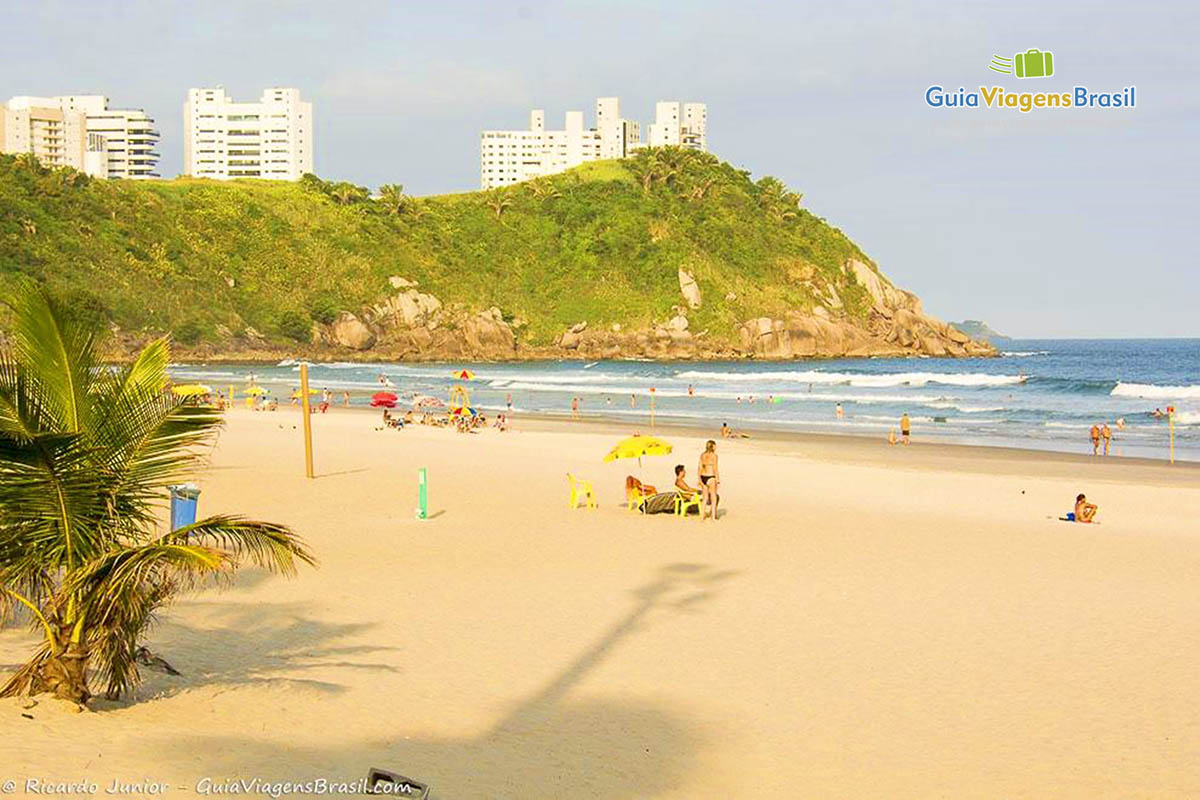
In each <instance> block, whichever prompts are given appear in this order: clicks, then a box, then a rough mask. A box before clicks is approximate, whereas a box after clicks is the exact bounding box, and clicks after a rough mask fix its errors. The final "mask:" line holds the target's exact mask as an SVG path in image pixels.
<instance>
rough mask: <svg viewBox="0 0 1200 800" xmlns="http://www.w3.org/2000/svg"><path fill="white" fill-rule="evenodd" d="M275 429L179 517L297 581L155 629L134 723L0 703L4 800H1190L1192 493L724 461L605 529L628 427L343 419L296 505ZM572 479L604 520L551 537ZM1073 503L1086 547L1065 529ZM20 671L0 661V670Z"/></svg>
mask: <svg viewBox="0 0 1200 800" xmlns="http://www.w3.org/2000/svg"><path fill="white" fill-rule="evenodd" d="M299 423H300V417H299V414H298V413H296V412H295V411H292V410H290V409H281V410H280V411H279V412H276V413H251V412H247V411H245V410H240V409H239V410H236V411H233V412H231V413H230V415H229V422H228V426H227V428H226V429H225V431H224V432H223V433H222V435H221V439H220V442H219V445H218V447H217V449H216V450H215V451H214V454H213V458H212V463H211V466H210V467H209V468H208V469H207V470H206V471H205V472H204V473H203V474H202V475H200V476H199V481H198V482H199V484H200V485H201V487H202V489H203V494H202V496H201V500H200V513H201V515H204V514H210V513H217V512H235V513H240V514H245V515H247V516H253V517H258V518H263V519H268V520H273V521H278V522H283V523H287V524H289V525H291V526H293V527H294V528H295V530H296V531H297V532H298V533H299V534H300V535H301V536H302V537H303V538H304V539H305V540H306V541H307V543H308V544H309V545H310V546H311V548H312V550H313V551H314V552H315V553H316V555H317V556H318V558H319V559H320V562H321V563H320V566H319V568H316V569H304V570H302V572H301V574H300V575H299V576H298V577H297V578H295V579H291V580H288V579H284V578H279V577H273V576H269V575H266V574H263V573H258V572H253V571H246V572H243V573H241V574H240V576H239V577H238V579H237V581H236V582H235V584H234V585H233V586H231V587H228V588H225V589H221V590H211V591H205V592H202V593H199V594H194V595H190V596H188V597H186V598H185V599H183V601H181V602H179V603H178V604H176V605H175V606H174V607H173V608H172V609H171V610H170V611H169V613H168V614H166V615H165V616H164V617H163V618H162V620H161V622H160V624H159V625H158V626H157V627H156V628H155V629H154V630H153V631H152V634H151V637H150V639H149V640H148V644H149V645H150V647H151V649H153V650H154V651H155V652H156V653H159V654H160V655H162V656H163V657H165V658H166V659H167V660H169V661H170V662H171V663H172V664H173V665H174V666H175V667H176V668H177V669H178V670H180V671H181V672H182V673H183V675H182V677H179V678H172V677H168V676H165V675H163V674H161V673H158V672H151V671H146V672H144V674H145V676H146V680H145V682H144V683H143V684H142V686H141V688H140V689H139V692H138V698H137V700H136V701H135V702H122V703H119V704H115V703H107V702H105V701H96V702H95V703H94V709H93V710H92V711H90V712H88V713H80V714H71V713H68V712H67V711H66V710H65V709H64V708H63V707H61V704H58V703H55V702H51V701H43V702H41V703H39V704H38V705H37V706H35V707H33V708H30V709H26V708H23V707H22V705H23V703H22V701H19V700H5V701H3V702H0V752H3V758H2V759H0V761H2V763H3V768H2V769H0V773H2V774H0V779H12V780H15V781H17V782H18V790H17V793H18V794H20V792H21V790H22V788H23V786H24V781H25V780H26V779H27V778H38V779H41V780H43V781H81V780H86V781H94V782H96V783H97V784H98V788H99V792H100V793H103V792H104V791H105V790H106V788H107V787H108V786H109V785H110V784H111V781H112V780H113V779H114V778H115V779H120V780H121V781H124V782H127V783H136V782H139V781H141V782H145V781H151V782H162V783H165V784H166V785H167V786H168V787H169V789H167V790H166V792H165V793H166V794H168V795H173V796H194V795H196V794H203V793H204V792H205V791H209V792H215V788H213V787H218V786H220V785H222V784H224V783H225V782H227V781H230V780H233V779H238V778H244V779H253V778H256V777H257V778H261V779H262V780H263V781H287V780H290V781H302V780H308V779H312V778H325V779H328V780H331V781H349V780H354V779H357V778H361V777H363V776H365V774H366V772H367V769H368V768H369V767H380V768H384V769H389V770H392V771H395V772H400V773H403V774H405V775H408V776H411V777H413V778H416V779H419V780H422V781H425V782H428V783H429V784H430V785H431V786H432V789H433V796H434V797H437V798H614V799H615V798H642V797H664V798H698V797H719V796H729V797H732V796H754V797H779V798H801V797H846V798H867V797H879V798H897V797H913V798H926V797H979V798H994V797H1080V798H1083V797H1087V798H1096V797H1121V798H1129V797H1155V798H1163V797H1195V796H1198V795H1200V760H1198V758H1197V755H1198V754H1200V669H1197V662H1198V661H1200V626H1198V625H1197V620H1200V592H1197V585H1198V579H1200V523H1198V520H1200V467H1197V466H1196V465H1185V464H1180V465H1176V466H1174V467H1169V466H1167V465H1166V464H1164V463H1163V462H1157V463H1155V462H1142V461H1138V460H1133V459H1110V460H1101V459H1093V458H1089V457H1082V456H1080V457H1073V456H1064V455H1055V454H1049V453H1037V452H1030V451H1018V450H998V449H987V448H971V447H956V446H931V445H922V444H921V443H920V442H918V443H917V444H914V445H913V446H911V447H909V448H904V447H900V446H897V447H888V446H887V445H886V444H885V443H884V442H882V441H876V440H866V439H852V438H846V437H842V438H838V437H816V436H789V437H783V436H780V437H766V438H762V439H759V438H755V439H748V440H733V441H720V442H719V443H718V452H719V454H720V458H721V472H722V477H723V481H722V485H721V494H722V509H723V512H724V515H723V517H722V519H721V520H720V521H718V522H716V523H712V522H703V523H702V522H700V521H698V520H697V519H695V518H691V519H680V518H676V517H674V516H669V515H668V516H658V517H643V516H641V515H639V514H636V513H630V512H628V511H626V509H625V507H624V503H623V484H624V478H625V476H626V475H627V474H637V471H638V466H637V464H636V463H629V462H616V463H610V464H605V463H602V461H601V458H602V457H603V455H604V454H605V453H606V452H607V451H608V450H609V448H610V447H611V446H612V445H613V444H614V443H615V442H616V441H617V440H618V439H619V438H620V437H622V436H624V435H627V434H629V433H631V432H632V426H630V425H629V424H628V423H627V424H625V425H619V424H617V423H605V422H584V423H570V422H550V421H536V420H535V421H520V420H518V423H519V428H518V429H517V430H513V431H509V432H507V433H499V432H497V431H495V430H490V429H489V430H487V431H484V432H481V433H479V434H476V435H460V434H456V433H453V432H451V431H449V430H439V429H431V428H426V427H421V426H415V427H411V428H409V429H406V430H404V431H400V432H396V431H391V430H387V431H380V430H376V426H377V425H378V421H377V417H376V416H375V415H374V414H367V413H361V412H353V411H345V410H341V409H335V410H334V411H333V412H331V413H329V414H327V415H317V416H315V417H314V420H313V423H314V437H315V440H316V459H315V461H316V470H317V472H318V476H319V477H318V478H317V479H316V480H312V481H309V480H306V479H305V478H304V473H303V461H302V458H303V457H302V446H303V442H302V438H301V434H300V431H299ZM642 430H643V431H644V432H647V431H646V428H645V427H644V426H643V428H642ZM657 433H659V434H660V435H662V436H663V437H664V438H666V439H668V440H669V441H671V442H672V443H673V444H674V446H675V452H674V453H673V454H672V455H670V456H667V457H663V458H652V459H646V460H645V461H644V463H643V465H642V468H641V469H642V473H643V475H644V478H645V479H646V480H647V481H648V482H651V483H655V484H657V485H658V486H660V487H663V486H666V485H669V484H670V482H671V477H670V476H671V469H672V467H673V466H674V465H675V464H676V463H682V464H685V465H686V466H687V469H688V472H689V475H690V476H692V477H694V476H695V471H696V461H697V457H698V455H699V453H700V450H701V448H702V444H703V439H704V438H707V434H705V433H704V432H698V431H687V430H682V429H659V430H658V431H657ZM714 433H715V431H714ZM918 433H919V432H918ZM419 467H426V468H427V469H428V471H429V477H430V509H431V517H432V518H431V519H428V520H425V521H418V520H415V519H414V514H413V510H414V506H415V504H416V488H417V469H418V468H419ZM568 471H571V472H574V473H576V474H578V475H580V476H581V477H584V478H587V479H590V480H592V481H594V482H595V484H596V487H597V491H598V494H599V501H600V507H599V509H597V510H585V509H580V510H574V511H572V510H569V509H568V508H567V504H566V498H567V484H566V479H565V473H566V472H568ZM1078 492H1086V493H1087V495H1088V497H1089V499H1090V500H1092V501H1093V502H1096V503H1098V504H1099V505H1100V514H1099V519H1100V521H1101V524H1099V525H1094V526H1087V525H1072V524H1067V523H1063V522H1059V521H1057V519H1056V517H1058V516H1059V515H1061V514H1062V513H1064V512H1066V511H1068V510H1070V507H1071V504H1072V502H1073V499H1074V497H1075V495H1076V494H1077V493H1078ZM35 642H36V639H35V637H34V636H33V635H32V634H31V633H30V632H28V631H27V630H25V629H24V628H12V627H9V628H6V629H3V630H0V666H2V667H3V668H4V670H5V671H6V672H7V671H9V669H11V668H12V667H13V666H15V665H16V664H18V663H19V662H20V661H21V660H23V659H24V658H25V656H26V653H28V652H29V651H30V649H31V648H32V647H33V646H34V644H35ZM23 714H24V715H28V716H23ZM29 717H32V718H29ZM205 779H211V783H205V782H204V780H205ZM143 794H149V792H148V791H144V792H143ZM134 796H141V795H136V794H135V795H134Z"/></svg>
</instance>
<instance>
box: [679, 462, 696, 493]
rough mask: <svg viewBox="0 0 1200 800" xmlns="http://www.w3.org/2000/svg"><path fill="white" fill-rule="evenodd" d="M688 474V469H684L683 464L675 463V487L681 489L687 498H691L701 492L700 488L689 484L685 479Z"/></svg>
mask: <svg viewBox="0 0 1200 800" xmlns="http://www.w3.org/2000/svg"><path fill="white" fill-rule="evenodd" d="M686 476H687V470H686V469H684V466H683V464H676V465H675V488H676V489H678V490H679V493H680V494H681V495H683V497H684V499H685V500H691V499H692V498H693V497H695V496H696V495H697V494H699V492H700V490H699V489H697V488H695V487H694V486H689V485H688V482H687V481H686V480H685V477H686Z"/></svg>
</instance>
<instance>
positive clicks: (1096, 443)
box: [1091, 425, 1100, 456]
mask: <svg viewBox="0 0 1200 800" xmlns="http://www.w3.org/2000/svg"><path fill="white" fill-rule="evenodd" d="M1091 435H1092V455H1094V456H1098V455H1100V426H1099V425H1093V426H1092V430H1091Z"/></svg>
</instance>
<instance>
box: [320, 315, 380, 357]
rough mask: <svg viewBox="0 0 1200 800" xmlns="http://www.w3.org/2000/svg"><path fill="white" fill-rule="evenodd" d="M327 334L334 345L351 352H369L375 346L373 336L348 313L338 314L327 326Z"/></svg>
mask: <svg viewBox="0 0 1200 800" xmlns="http://www.w3.org/2000/svg"><path fill="white" fill-rule="evenodd" d="M329 333H330V336H332V337H333V341H334V342H335V343H337V344H339V345H341V346H342V347H348V348H350V349H351V350H370V349H371V348H372V347H374V346H375V334H374V333H372V332H371V329H370V328H368V327H367V326H366V324H365V323H364V322H363V321H362V320H360V319H359V318H358V317H356V316H354V315H353V314H351V313H350V312H349V311H343V312H342V313H341V314H338V316H337V319H335V320H334V321H333V324H332V325H330V326H329Z"/></svg>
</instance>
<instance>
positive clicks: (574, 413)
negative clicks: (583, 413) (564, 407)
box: [571, 397, 579, 419]
mask: <svg viewBox="0 0 1200 800" xmlns="http://www.w3.org/2000/svg"><path fill="white" fill-rule="evenodd" d="M571 419H579V398H578V397H572V398H571Z"/></svg>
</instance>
